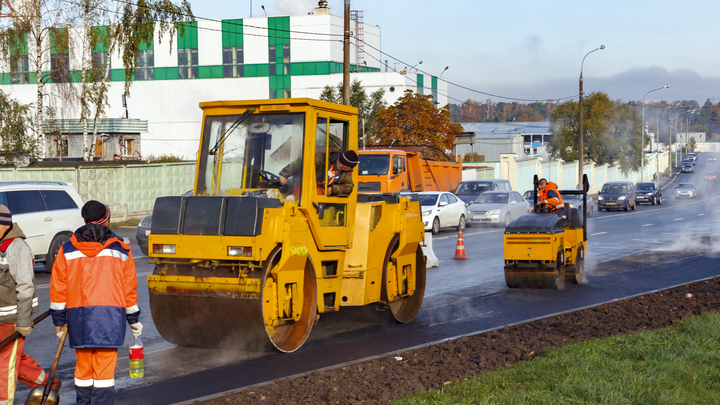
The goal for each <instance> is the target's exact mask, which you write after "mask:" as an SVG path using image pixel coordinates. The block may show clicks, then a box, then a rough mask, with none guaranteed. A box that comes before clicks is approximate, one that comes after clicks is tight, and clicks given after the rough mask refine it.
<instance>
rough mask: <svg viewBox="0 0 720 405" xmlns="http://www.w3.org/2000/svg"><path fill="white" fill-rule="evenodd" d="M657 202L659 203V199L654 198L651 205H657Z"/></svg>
mask: <svg viewBox="0 0 720 405" xmlns="http://www.w3.org/2000/svg"><path fill="white" fill-rule="evenodd" d="M656 202H657V197H653V200H652V202H651V205H655V203H656Z"/></svg>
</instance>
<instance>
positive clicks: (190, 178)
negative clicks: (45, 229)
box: [0, 162, 196, 220]
mask: <svg viewBox="0 0 720 405" xmlns="http://www.w3.org/2000/svg"><path fill="white" fill-rule="evenodd" d="M195 166H196V164H195V162H182V163H157V164H147V165H118V166H101V167H79V168H15V169H12V168H8V169H5V168H4V169H0V181H3V182H4V181H62V182H65V183H68V184H72V185H73V186H74V187H75V188H76V189H77V191H78V193H80V197H82V199H83V201H88V200H98V201H102V202H104V203H105V204H108V206H110V210H111V211H112V213H113V218H117V219H123V220H124V219H128V218H137V217H140V216H144V215H147V214H149V213H150V212H152V208H153V205H154V204H155V198H157V197H161V196H167V195H180V194H182V193H184V192H186V191H188V190H191V189H192V188H193V186H194V183H195Z"/></svg>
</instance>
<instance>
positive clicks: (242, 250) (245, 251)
mask: <svg viewBox="0 0 720 405" xmlns="http://www.w3.org/2000/svg"><path fill="white" fill-rule="evenodd" d="M227 251H228V256H248V257H250V256H252V248H251V247H241V246H228V248H227Z"/></svg>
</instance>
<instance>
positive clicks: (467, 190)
mask: <svg viewBox="0 0 720 405" xmlns="http://www.w3.org/2000/svg"><path fill="white" fill-rule="evenodd" d="M495 190H498V191H511V190H512V186H511V185H510V182H509V181H507V180H502V179H487V180H467V181H463V182H461V183H460V184H458V186H457V188H456V189H455V193H454V194H455V195H456V196H457V197H458V198H459V199H461V200H463V202H464V203H465V204H466V205H468V204H470V202H472V201H475V199H476V198H477V197H478V196H479V195H480V194H482V193H484V192H486V191H495Z"/></svg>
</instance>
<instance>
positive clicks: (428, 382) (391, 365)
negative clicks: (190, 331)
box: [202, 278, 720, 405]
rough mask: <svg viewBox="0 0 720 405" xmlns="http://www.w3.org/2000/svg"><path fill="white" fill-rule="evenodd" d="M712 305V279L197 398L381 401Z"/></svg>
mask: <svg viewBox="0 0 720 405" xmlns="http://www.w3.org/2000/svg"><path fill="white" fill-rule="evenodd" d="M718 309H720V278H715V279H712V280H708V281H701V282H698V283H694V284H689V285H685V286H682V287H677V288H674V289H671V290H666V291H662V292H659V293H653V294H647V295H642V296H639V297H636V298H631V299H627V300H623V301H617V302H613V303H609V304H604V305H601V306H598V307H594V308H590V309H585V310H582V311H578V312H573V313H570V314H565V315H560V316H556V317H552V318H546V319H542V320H538V321H535V322H531V323H527V324H522V325H516V326H511V327H506V328H504V329H501V330H496V331H492V332H487V333H483V334H479V335H474V336H470V337H463V338H460V339H457V340H452V341H448V342H444V343H441V344H438V345H434V346H430V347H426V348H422V349H417V350H413V351H409V352H405V353H402V354H400V356H402V360H396V359H395V357H394V356H389V357H384V358H378V359H375V360H370V361H367V362H365V363H359V364H355V365H352V366H348V367H341V368H337V369H333V370H328V371H323V372H314V373H312V374H310V375H307V376H305V377H301V378H296V379H293V380H286V381H277V382H275V383H272V384H269V385H265V386H262V387H257V388H252V389H248V390H245V391H242V392H240V393H237V394H232V395H229V396H227V397H224V398H219V399H214V400H210V401H205V402H203V403H202V404H205V405H220V404H222V405H230V404H287V405H294V404H303V405H305V404H387V403H388V402H390V401H391V400H394V399H398V398H400V397H403V396H405V395H407V394H409V393H412V392H416V391H420V390H426V389H437V388H440V387H442V386H443V385H447V384H449V383H450V382H452V381H458V380H462V379H463V378H468V377H472V376H473V375H477V374H480V373H484V372H488V371H495V370H498V369H499V368H502V367H506V366H509V365H511V364H513V363H516V362H519V361H522V360H529V359H531V358H533V357H537V356H541V355H542V354H543V352H545V351H546V350H548V349H549V348H550V347H561V346H564V345H567V344H571V343H577V342H583V341H587V340H592V339H598V338H603V337H606V336H611V335H619V334H628V333H638V332H642V331H645V330H654V329H660V328H664V327H667V326H670V325H673V324H675V323H676V322H678V321H680V320H681V319H683V318H686V317H690V316H693V315H698V314H701V313H704V312H714V311H717V310H718Z"/></svg>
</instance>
